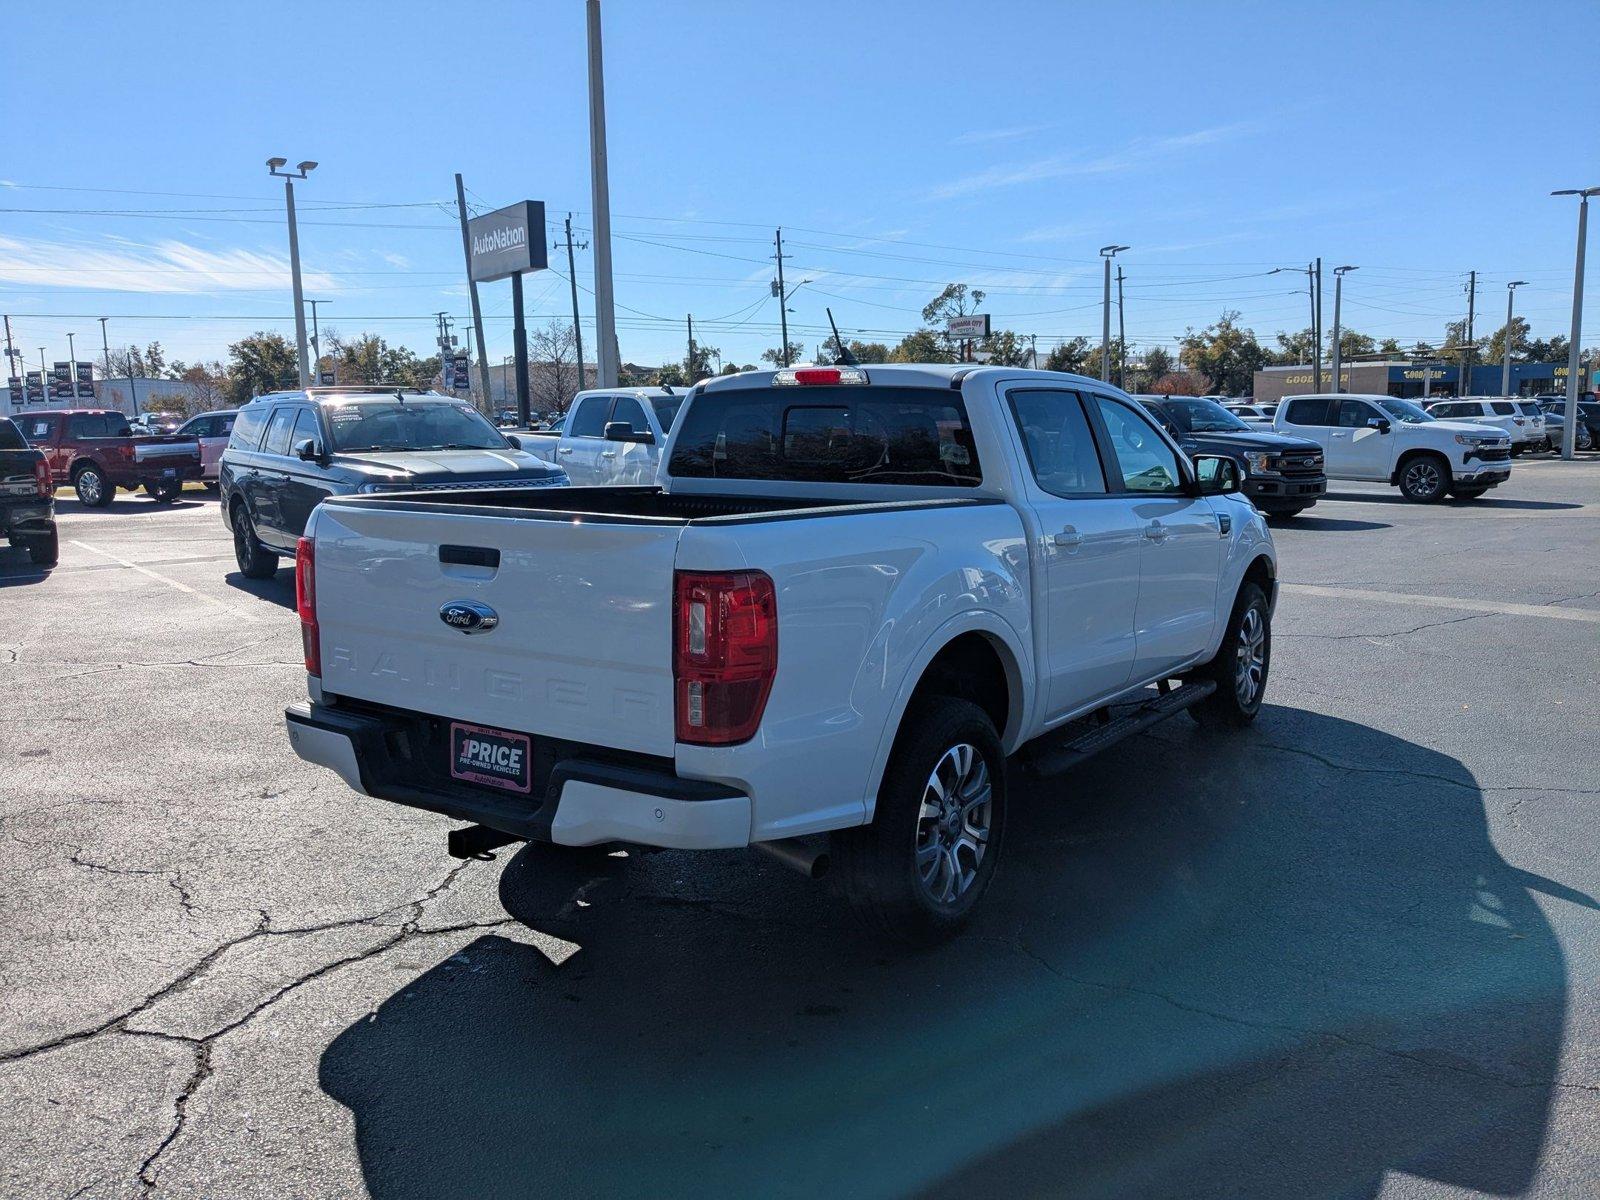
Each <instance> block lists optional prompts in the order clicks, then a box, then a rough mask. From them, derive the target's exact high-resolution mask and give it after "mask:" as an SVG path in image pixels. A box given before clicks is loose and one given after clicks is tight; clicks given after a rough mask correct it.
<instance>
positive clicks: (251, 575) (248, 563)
mask: <svg viewBox="0 0 1600 1200" xmlns="http://www.w3.org/2000/svg"><path fill="white" fill-rule="evenodd" d="M233 557H234V560H235V561H236V562H237V563H238V564H239V574H241V575H243V576H244V577H245V578H246V579H271V578H272V577H273V576H274V575H276V574H277V573H278V556H277V555H276V554H274V553H272V551H270V550H268V549H267V548H266V547H265V546H263V545H262V544H261V540H260V539H259V538H257V537H256V527H255V525H254V523H252V522H251V520H250V514H249V513H248V512H246V511H245V509H244V508H243V506H241V507H240V508H239V511H238V512H236V513H234V514H233Z"/></svg>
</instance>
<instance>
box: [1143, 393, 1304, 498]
mask: <svg viewBox="0 0 1600 1200" xmlns="http://www.w3.org/2000/svg"><path fill="white" fill-rule="evenodd" d="M1134 399H1136V400H1138V401H1139V403H1140V404H1142V405H1144V406H1145V408H1146V409H1147V410H1148V411H1149V413H1150V415H1151V416H1153V417H1154V418H1155V419H1156V420H1158V421H1160V422H1161V424H1162V426H1163V427H1164V428H1165V429H1166V431H1167V432H1168V433H1170V434H1171V435H1172V436H1173V439H1174V440H1175V441H1176V442H1177V443H1178V445H1179V446H1180V447H1182V448H1183V452H1184V453H1185V454H1226V455H1227V456H1228V457H1229V458H1231V459H1233V460H1234V461H1235V462H1236V463H1238V464H1239V470H1240V473H1241V475H1242V477H1243V479H1244V488H1243V491H1244V494H1245V495H1246V496H1248V497H1250V502H1251V503H1252V504H1254V505H1255V506H1256V507H1257V508H1258V509H1260V510H1261V511H1262V512H1263V513H1265V514H1266V515H1267V516H1269V517H1293V516H1295V515H1297V514H1299V513H1302V512H1304V511H1305V510H1306V509H1308V508H1310V507H1311V506H1312V505H1313V504H1315V503H1316V502H1317V499H1318V498H1319V497H1320V496H1322V495H1323V493H1325V492H1326V491H1327V490H1328V477H1327V475H1326V474H1324V473H1323V466H1322V447H1321V446H1319V445H1318V444H1317V443H1316V442H1313V441H1312V440H1311V439H1310V438H1298V437H1288V436H1286V435H1284V434H1281V433H1273V432H1272V431H1271V430H1268V429H1263V428H1262V427H1261V426H1259V425H1246V424H1245V423H1244V422H1243V421H1241V420H1240V419H1239V418H1238V417H1236V416H1234V415H1233V414H1232V413H1231V412H1229V411H1228V410H1227V409H1225V408H1223V407H1222V405H1220V404H1218V403H1217V402H1216V401H1215V400H1206V399H1203V398H1201V397H1199V396H1135V397H1134Z"/></svg>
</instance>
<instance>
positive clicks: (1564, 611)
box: [1278, 583, 1600, 625]
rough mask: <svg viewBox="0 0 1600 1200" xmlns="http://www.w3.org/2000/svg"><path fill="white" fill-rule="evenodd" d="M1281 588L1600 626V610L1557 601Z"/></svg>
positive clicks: (1304, 585) (1304, 593)
mask: <svg viewBox="0 0 1600 1200" xmlns="http://www.w3.org/2000/svg"><path fill="white" fill-rule="evenodd" d="M1278 590H1279V591H1280V592H1290V593H1293V594H1295V595H1299V596H1322V597H1326V598H1328V599H1339V600H1377V601H1379V602H1381V603H1385V604H1407V605H1416V606H1417V607H1419V608H1450V609H1457V610H1460V611H1465V612H1481V613H1496V614H1498V615H1501V616H1507V617H1551V618H1553V619H1554V620H1557V621H1586V622H1588V623H1589V624H1591V625H1600V611H1597V610H1595V609H1592V608H1562V607H1560V606H1559V605H1555V604H1514V603H1511V602H1509V601H1504V600H1469V599H1467V598H1466V597H1464V596H1419V595H1417V594H1415V593H1413V592H1375V591H1371V590H1368V589H1367V588H1343V587H1318V586H1317V585H1316V584H1311V583H1285V584H1280V585H1279V588H1278Z"/></svg>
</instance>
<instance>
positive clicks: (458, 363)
mask: <svg viewBox="0 0 1600 1200" xmlns="http://www.w3.org/2000/svg"><path fill="white" fill-rule="evenodd" d="M444 386H445V389H446V390H447V391H452V392H454V391H458V390H459V391H466V390H468V389H470V388H471V387H472V372H471V370H470V369H469V368H468V366H467V356H466V355H465V354H452V355H451V356H450V357H449V358H447V359H445V377H444Z"/></svg>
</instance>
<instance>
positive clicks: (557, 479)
mask: <svg viewBox="0 0 1600 1200" xmlns="http://www.w3.org/2000/svg"><path fill="white" fill-rule="evenodd" d="M566 483H567V477H566V476H565V475H544V476H523V477H520V478H516V479H463V480H461V481H459V482H454V481H452V482H450V483H407V484H402V485H401V488H402V490H404V491H408V492H458V491H479V490H490V491H509V490H512V489H523V488H546V487H565V486H566Z"/></svg>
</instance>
